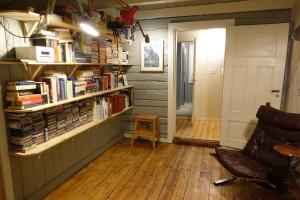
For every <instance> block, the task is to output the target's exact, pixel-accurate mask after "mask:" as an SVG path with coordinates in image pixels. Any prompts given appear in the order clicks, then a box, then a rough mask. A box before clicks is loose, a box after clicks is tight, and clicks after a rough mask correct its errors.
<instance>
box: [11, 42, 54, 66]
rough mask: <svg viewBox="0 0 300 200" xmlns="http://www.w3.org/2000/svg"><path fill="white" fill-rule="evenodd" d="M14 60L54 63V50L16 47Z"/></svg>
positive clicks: (39, 47)
mask: <svg viewBox="0 0 300 200" xmlns="http://www.w3.org/2000/svg"><path fill="white" fill-rule="evenodd" d="M15 50H16V58H17V59H26V60H35V61H37V62H55V56H54V49H53V48H52V47H41V46H33V47H16V48H15Z"/></svg>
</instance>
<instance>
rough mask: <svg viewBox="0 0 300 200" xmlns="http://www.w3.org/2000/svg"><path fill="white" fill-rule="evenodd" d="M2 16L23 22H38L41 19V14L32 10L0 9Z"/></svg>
mask: <svg viewBox="0 0 300 200" xmlns="http://www.w3.org/2000/svg"><path fill="white" fill-rule="evenodd" d="M0 16H1V17H7V18H10V19H15V20H20V21H22V22H38V21H39V20H40V14H38V13H34V12H30V11H20V10H4V11H0Z"/></svg>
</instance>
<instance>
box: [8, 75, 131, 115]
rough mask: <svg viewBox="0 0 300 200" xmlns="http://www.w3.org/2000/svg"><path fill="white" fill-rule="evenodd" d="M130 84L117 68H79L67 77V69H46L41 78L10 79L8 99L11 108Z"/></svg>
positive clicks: (23, 107) (29, 105) (31, 105)
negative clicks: (32, 79)
mask: <svg viewBox="0 0 300 200" xmlns="http://www.w3.org/2000/svg"><path fill="white" fill-rule="evenodd" d="M127 85H128V82H127V77H126V74H119V73H118V72H105V73H104V72H103V73H101V72H100V71H99V70H81V71H77V72H76V75H75V77H67V75H66V74H65V73H64V72H60V71H53V70H46V71H44V76H43V77H41V78H39V82H36V81H10V82H7V84H6V90H7V92H6V100H7V102H8V103H9V106H8V108H9V109H16V110H22V109H26V108H32V107H35V106H39V105H42V104H47V103H56V102H59V101H63V100H68V99H72V98H74V97H78V96H80V95H84V94H87V93H93V92H98V91H104V90H111V89H114V88H119V87H122V86H127Z"/></svg>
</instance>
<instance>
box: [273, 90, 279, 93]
mask: <svg viewBox="0 0 300 200" xmlns="http://www.w3.org/2000/svg"><path fill="white" fill-rule="evenodd" d="M271 92H272V93H279V92H280V90H271Z"/></svg>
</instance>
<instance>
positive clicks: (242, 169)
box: [216, 148, 267, 180]
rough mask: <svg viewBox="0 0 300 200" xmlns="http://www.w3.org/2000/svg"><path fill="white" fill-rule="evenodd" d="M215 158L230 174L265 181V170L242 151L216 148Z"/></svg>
mask: <svg viewBox="0 0 300 200" xmlns="http://www.w3.org/2000/svg"><path fill="white" fill-rule="evenodd" d="M216 158H217V159H218V160H219V162H220V163H221V164H222V165H223V166H224V167H225V168H226V169H227V170H228V171H230V172H231V173H233V174H234V175H236V176H239V177H246V178H256V179H261V180H266V178H267V168H266V167H264V166H263V165H261V164H259V163H258V162H257V161H255V160H254V159H252V158H251V157H249V156H247V155H245V154H243V152H242V151H234V150H229V149H223V148H216Z"/></svg>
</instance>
